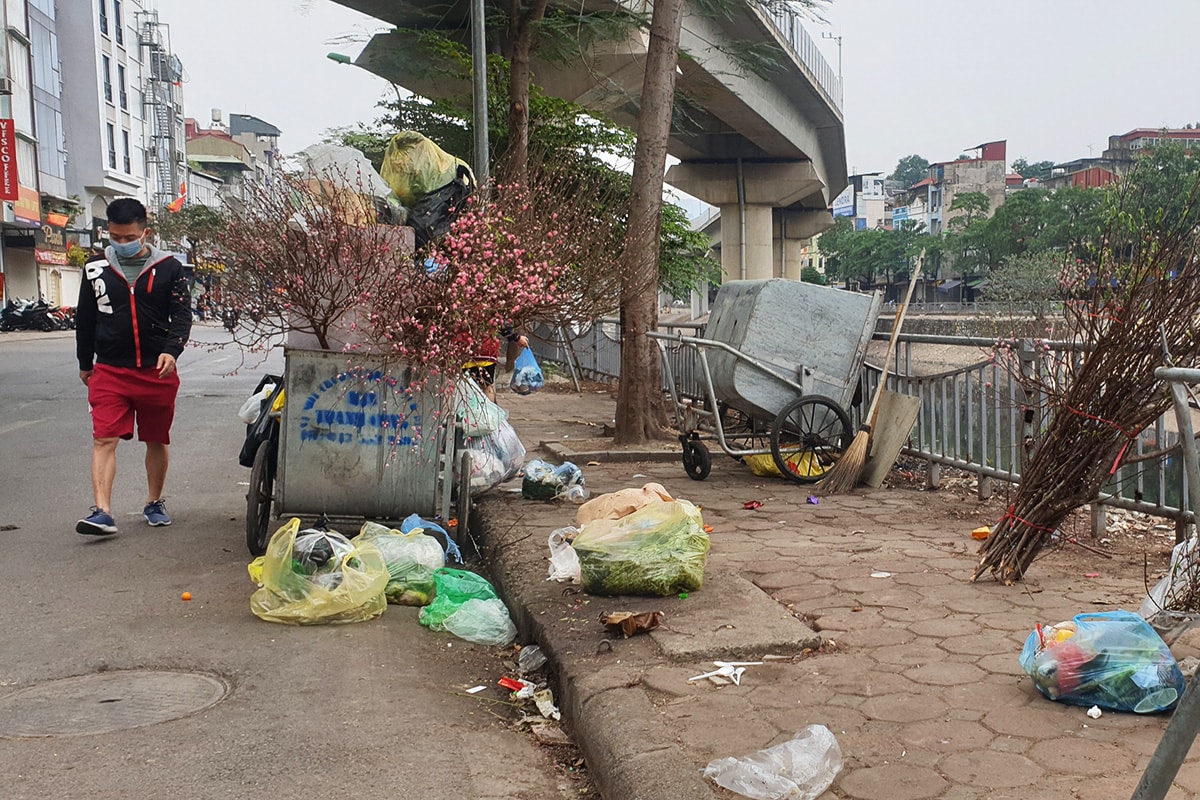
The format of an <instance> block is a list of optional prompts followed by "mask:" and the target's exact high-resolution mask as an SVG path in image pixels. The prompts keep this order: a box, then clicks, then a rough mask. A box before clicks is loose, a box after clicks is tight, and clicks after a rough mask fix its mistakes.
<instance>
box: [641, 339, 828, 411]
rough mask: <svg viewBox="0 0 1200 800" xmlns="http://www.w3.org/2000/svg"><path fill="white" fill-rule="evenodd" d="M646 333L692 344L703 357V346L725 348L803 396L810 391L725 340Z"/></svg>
mask: <svg viewBox="0 0 1200 800" xmlns="http://www.w3.org/2000/svg"><path fill="white" fill-rule="evenodd" d="M646 335H647V336H649V337H650V338H651V339H659V340H662V341H664V342H678V343H680V344H686V345H690V346H692V347H694V348H696V349H697V350H699V351H700V356H701V358H704V351H703V350H702V349H701V348H704V347H714V348H716V349H718V350H723V351H725V352H726V353H729V354H730V355H731V356H733V357H734V358H736V359H738V360H739V361H745V362H746V363H747V364H749V365H750V366H752V367H756V368H758V369H760V370H762V371H763V372H765V373H767V374H768V375H771V376H772V377H775V378H778V379H779V380H781V381H783V382H784V383H786V384H787V385H788V386H790V387H791V388H793V389H795V390H796V391H797V392H798V393H799V394H800V396H801V397H803V396H804V395H805V394H807V393H808V391H807V390H806V389H805V388H804V387H803V386H801V385H800V384H799V383H796V382H795V381H794V380H792V379H791V378H789V377H787V376H786V375H781V374H780V373H779V371H778V369H779V368H777V367H773V366H772V365H770V364H768V363H767V362H765V361H760V360H759V359H757V358H754V357H753V356H748V355H746V354H745V353H743V352H742V351H741V350H738V349H737V348H736V347H734V346H732V345H729V344H726V343H725V342H718V341H717V340H715V339H701V338H699V337H696V336H684V335H683V334H682V333H677V334H670V333H658V332H656V331H646ZM660 347H661V345H660ZM705 363H706V364H707V359H705ZM797 366H799V367H800V369H801V371H802V372H805V373H809V374H811V372H812V369H811V368H810V367H806V366H804V365H803V364H799V365H797Z"/></svg>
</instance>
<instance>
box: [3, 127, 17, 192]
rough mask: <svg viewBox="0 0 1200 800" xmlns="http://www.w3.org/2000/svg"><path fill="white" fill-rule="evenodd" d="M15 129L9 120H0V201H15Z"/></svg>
mask: <svg viewBox="0 0 1200 800" xmlns="http://www.w3.org/2000/svg"><path fill="white" fill-rule="evenodd" d="M18 191H19V190H18V188H17V129H16V127H15V126H14V125H13V121H12V120H11V119H0V200H16V199H17V196H18Z"/></svg>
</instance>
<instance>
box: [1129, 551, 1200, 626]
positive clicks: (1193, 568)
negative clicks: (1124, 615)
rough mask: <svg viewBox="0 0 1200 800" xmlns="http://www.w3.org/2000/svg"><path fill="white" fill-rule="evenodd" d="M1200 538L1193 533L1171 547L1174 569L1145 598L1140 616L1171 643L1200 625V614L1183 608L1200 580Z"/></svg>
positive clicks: (1140, 609)
mask: <svg viewBox="0 0 1200 800" xmlns="http://www.w3.org/2000/svg"><path fill="white" fill-rule="evenodd" d="M1198 549H1200V539H1197V537H1196V535H1195V534H1193V535H1192V536H1191V537H1189V538H1188V539H1187V540H1186V541H1182V542H1180V543H1179V544H1177V545H1175V547H1174V548H1172V550H1171V568H1170V569H1169V570H1167V574H1166V575H1164V576H1163V579H1162V580H1160V581H1159V582H1158V583H1157V584H1155V586H1154V588H1153V589H1151V590H1150V594H1149V595H1147V596H1146V599H1145V600H1143V601H1142V605H1141V608H1139V609H1138V615H1139V616H1141V618H1142V619H1144V620H1146V621H1147V622H1149V623H1150V625H1151V627H1153V628H1154V630H1155V631H1157V632H1158V634H1159V635H1160V636H1161V637H1162V638H1163V641H1165V642H1166V643H1167V644H1171V643H1172V642H1174V641H1175V639H1177V638H1178V637H1179V635H1180V634H1181V633H1183V632H1184V631H1186V630H1188V629H1189V628H1194V627H1196V626H1197V624H1200V614H1197V613H1195V612H1190V611H1182V610H1180V609H1181V607H1186V606H1187V605H1188V604H1189V602H1188V601H1191V600H1192V599H1193V596H1194V595H1195V592H1196V590H1197V588H1198V587H1197V586H1196V582H1197V580H1198V579H1200V562H1197V559H1198V558H1200V552H1198Z"/></svg>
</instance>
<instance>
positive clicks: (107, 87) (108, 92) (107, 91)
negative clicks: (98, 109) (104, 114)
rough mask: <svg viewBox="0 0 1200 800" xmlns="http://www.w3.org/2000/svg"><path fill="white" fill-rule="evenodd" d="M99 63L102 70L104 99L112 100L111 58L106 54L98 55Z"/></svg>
mask: <svg viewBox="0 0 1200 800" xmlns="http://www.w3.org/2000/svg"><path fill="white" fill-rule="evenodd" d="M100 63H101V65H102V68H103V70H104V99H105V100H107V101H108V102H110V103H111V102H112V59H111V58H109V57H108V56H100Z"/></svg>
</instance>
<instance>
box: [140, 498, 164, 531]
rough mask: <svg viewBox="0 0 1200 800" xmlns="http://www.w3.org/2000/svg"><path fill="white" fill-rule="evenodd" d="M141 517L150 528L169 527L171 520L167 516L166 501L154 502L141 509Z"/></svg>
mask: <svg viewBox="0 0 1200 800" xmlns="http://www.w3.org/2000/svg"><path fill="white" fill-rule="evenodd" d="M142 515H143V516H144V517H145V518H146V522H149V523H150V527H152V528H159V527H162V526H163V525H170V524H171V518H170V517H168V516H167V501H166V500H155V501H154V502H153V503H150V504H149V505H147V506H146V507H145V508H143V509H142Z"/></svg>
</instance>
